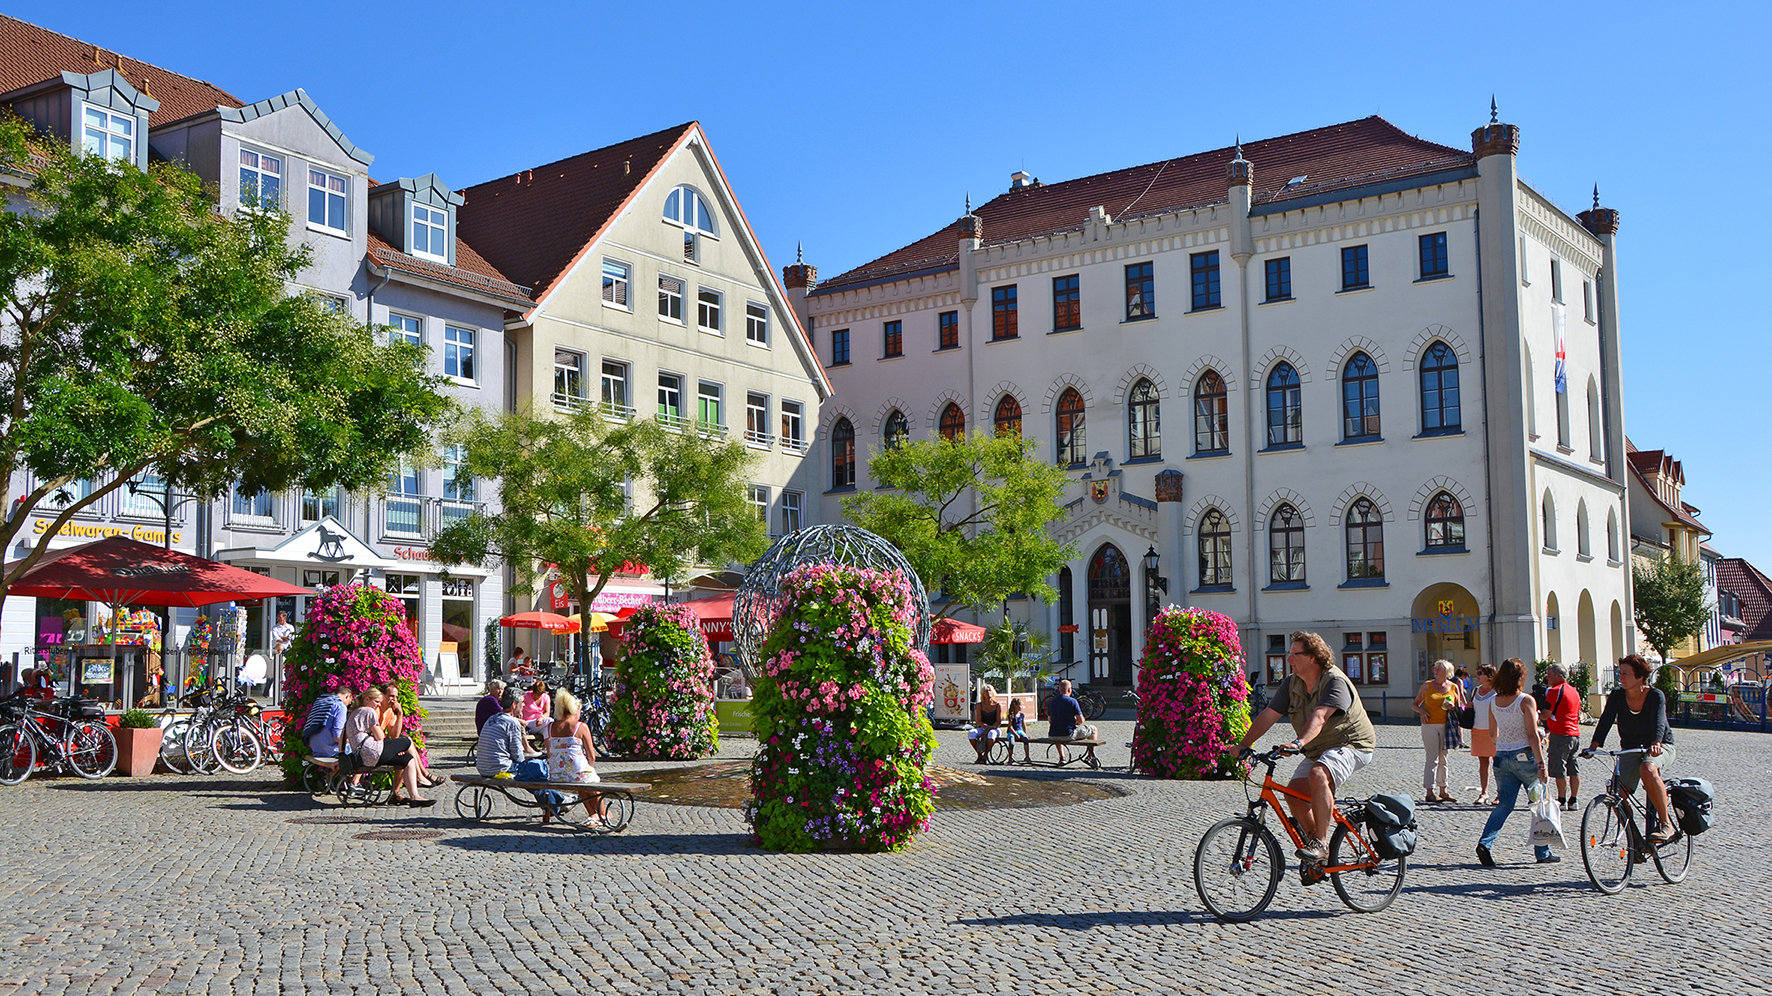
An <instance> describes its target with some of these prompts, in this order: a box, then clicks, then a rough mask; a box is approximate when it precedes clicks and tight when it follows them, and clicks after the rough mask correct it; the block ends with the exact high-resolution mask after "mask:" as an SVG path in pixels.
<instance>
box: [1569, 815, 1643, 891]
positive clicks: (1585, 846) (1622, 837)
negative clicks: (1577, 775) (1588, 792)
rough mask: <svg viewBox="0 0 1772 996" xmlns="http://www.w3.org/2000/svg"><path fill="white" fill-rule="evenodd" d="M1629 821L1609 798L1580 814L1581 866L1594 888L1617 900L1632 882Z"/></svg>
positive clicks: (1634, 858)
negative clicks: (1626, 884)
mask: <svg viewBox="0 0 1772 996" xmlns="http://www.w3.org/2000/svg"><path fill="white" fill-rule="evenodd" d="M1630 829H1631V828H1630V825H1629V817H1627V816H1626V815H1625V813H1624V807H1623V805H1622V804H1621V803H1620V802H1619V801H1618V800H1616V799H1614V798H1612V797H1611V796H1609V795H1603V796H1600V797H1599V798H1597V799H1595V800H1594V801H1592V802H1590V803H1588V804H1587V809H1585V810H1583V811H1582V813H1581V864H1582V867H1584V868H1586V869H1587V877H1588V878H1589V879H1591V880H1593V883H1594V888H1596V889H1598V890H1600V891H1601V892H1604V893H1605V894H1606V895H1608V896H1615V895H1617V894H1618V893H1619V892H1621V891H1622V890H1623V889H1624V884H1625V883H1626V882H1628V881H1630V870H1631V864H1632V863H1633V862H1634V861H1635V860H1636V848H1634V847H1632V846H1631V840H1630V838H1631V833H1630Z"/></svg>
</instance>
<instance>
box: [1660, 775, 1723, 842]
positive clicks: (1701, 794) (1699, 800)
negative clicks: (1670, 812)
mask: <svg viewBox="0 0 1772 996" xmlns="http://www.w3.org/2000/svg"><path fill="white" fill-rule="evenodd" d="M1667 795H1668V801H1669V802H1672V803H1673V805H1674V811H1675V812H1676V813H1677V814H1678V818H1679V821H1680V829H1681V830H1684V831H1685V832H1686V833H1687V834H1689V835H1691V836H1693V837H1696V836H1698V835H1699V834H1701V833H1703V832H1705V831H1706V830H1709V829H1710V826H1711V812H1710V807H1711V803H1712V801H1714V800H1715V798H1716V795H1715V793H1713V792H1712V791H1711V787H1710V782H1707V781H1705V780H1704V779H1702V778H1673V779H1669V780H1668V783H1667Z"/></svg>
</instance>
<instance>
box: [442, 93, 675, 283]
mask: <svg viewBox="0 0 1772 996" xmlns="http://www.w3.org/2000/svg"><path fill="white" fill-rule="evenodd" d="M694 127H695V122H693V121H691V122H689V123H687V124H681V125H678V126H676V127H675V128H666V129H665V130H664V131H660V132H654V133H653V134H651V135H642V136H641V137H639V138H633V139H629V140H628V141H625V142H618V143H616V144H615V145H611V146H608V147H606V148H602V149H595V150H593V151H591V152H585V153H581V154H579V155H576V156H573V157H572V158H570V159H562V160H560V161H559V162H554V163H548V164H547V165H545V166H537V167H535V168H534V169H527V170H524V171H522V172H520V173H513V174H511V175H510V176H504V177H500V178H498V179H496V180H489V181H487V182H485V183H481V184H476V185H474V186H472V187H468V188H466V189H464V190H462V191H461V193H462V194H463V196H465V197H466V198H467V202H466V203H465V204H463V205H462V206H461V207H460V208H459V209H457V211H456V229H457V231H459V232H460V233H461V236H462V237H463V238H464V239H466V240H467V241H469V242H471V243H473V244H474V247H475V248H477V249H478V250H480V252H481V254H482V255H484V256H485V257H486V259H487V260H488V261H489V262H490V263H491V264H492V265H493V266H496V267H497V268H498V269H499V271H500V272H502V273H503V274H504V275H505V276H506V277H508V278H509V279H510V280H512V281H513V282H515V283H518V284H521V285H522V286H524V287H528V288H530V290H531V292H532V293H533V295H534V296H535V297H536V298H537V299H540V298H541V297H542V296H543V295H545V294H546V293H547V291H548V290H549V289H550V288H551V287H552V286H553V285H554V283H555V281H557V280H559V279H560V277H561V275H563V274H564V273H565V272H566V270H567V269H568V268H569V267H570V266H571V265H572V263H573V261H574V260H576V259H578V257H579V254H580V253H582V252H583V251H584V250H585V248H586V247H587V246H589V245H590V244H591V243H592V242H593V241H594V240H595V239H596V238H597V236H598V234H599V233H600V232H602V231H603V230H604V228H605V227H606V226H607V225H608V223H609V222H610V221H611V220H612V219H613V218H614V217H615V215H616V213H617V212H618V211H619V210H620V209H621V206H622V205H623V204H625V203H627V200H628V198H629V197H630V196H631V195H632V194H633V193H634V191H636V190H638V189H639V188H640V185H641V184H643V183H645V182H646V178H647V177H648V176H650V175H651V173H652V171H653V170H654V169H655V168H657V166H658V165H659V163H661V162H663V161H664V160H665V158H666V157H667V156H669V155H670V153H671V152H672V150H674V149H676V148H677V146H678V145H679V144H680V143H681V142H682V141H683V139H684V137H685V136H687V135H688V134H689V131H690V129H692V128H694Z"/></svg>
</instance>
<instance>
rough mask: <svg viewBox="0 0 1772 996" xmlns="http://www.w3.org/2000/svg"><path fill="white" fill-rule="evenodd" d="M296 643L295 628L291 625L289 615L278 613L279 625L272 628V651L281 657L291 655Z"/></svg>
mask: <svg viewBox="0 0 1772 996" xmlns="http://www.w3.org/2000/svg"><path fill="white" fill-rule="evenodd" d="M294 643H295V627H294V626H292V625H290V623H289V615H288V614H287V613H283V612H279V613H277V625H275V626H272V627H271V649H272V650H275V651H276V652H277V653H278V654H279V655H281V654H287V653H289V648H290V646H291V645H293V644H294Z"/></svg>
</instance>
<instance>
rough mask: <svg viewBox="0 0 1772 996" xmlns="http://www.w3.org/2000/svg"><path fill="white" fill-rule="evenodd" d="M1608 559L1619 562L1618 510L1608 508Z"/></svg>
mask: <svg viewBox="0 0 1772 996" xmlns="http://www.w3.org/2000/svg"><path fill="white" fill-rule="evenodd" d="M1606 559H1607V560H1610V561H1611V562H1613V563H1614V564H1616V563H1618V511H1617V510H1616V509H1611V508H1609V509H1607V510H1606Z"/></svg>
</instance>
